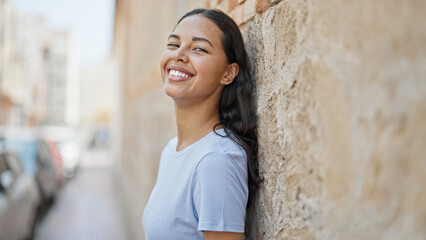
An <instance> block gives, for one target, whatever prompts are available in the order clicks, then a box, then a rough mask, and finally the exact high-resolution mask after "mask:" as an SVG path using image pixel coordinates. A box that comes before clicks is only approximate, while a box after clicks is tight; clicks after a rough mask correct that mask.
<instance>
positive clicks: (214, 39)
mask: <svg viewBox="0 0 426 240" xmlns="http://www.w3.org/2000/svg"><path fill="white" fill-rule="evenodd" d="M221 36H222V32H221V31H220V29H219V28H218V27H217V26H216V24H214V23H213V22H212V21H211V20H209V19H208V18H206V17H204V16H202V15H193V16H189V17H187V18H185V19H184V20H182V21H181V22H180V23H179V25H178V26H177V27H176V28H175V30H174V31H173V33H172V34H171V35H170V36H169V38H168V41H167V47H166V49H165V50H164V52H163V54H162V56H161V61H160V66H161V77H162V79H163V81H164V87H165V91H166V93H167V95H169V96H170V97H172V98H173V99H174V100H175V102H176V103H200V102H203V101H205V100H207V99H212V100H213V101H217V102H218V101H219V99H220V95H221V92H222V89H223V86H224V85H227V84H230V83H231V82H232V80H231V82H229V81H228V77H229V66H230V64H228V61H227V58H226V54H225V52H224V50H223V46H222V42H221ZM232 79H233V78H232Z"/></svg>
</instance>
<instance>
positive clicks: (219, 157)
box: [199, 129, 247, 168]
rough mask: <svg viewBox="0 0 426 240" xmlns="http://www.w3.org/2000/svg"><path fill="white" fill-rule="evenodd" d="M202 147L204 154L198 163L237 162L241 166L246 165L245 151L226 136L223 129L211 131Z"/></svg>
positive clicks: (221, 163) (219, 163)
mask: <svg viewBox="0 0 426 240" xmlns="http://www.w3.org/2000/svg"><path fill="white" fill-rule="evenodd" d="M202 148H203V150H202V151H203V152H204V154H203V155H204V156H203V158H201V159H200V163H199V164H200V165H206V164H207V165H210V164H212V165H227V164H238V165H241V166H240V167H243V168H244V166H246V165H247V156H246V152H245V151H244V149H243V148H242V147H240V146H239V145H238V144H237V143H236V142H234V141H233V140H232V139H231V138H230V137H229V136H226V135H225V132H224V131H223V129H220V130H218V131H216V132H213V133H212V135H211V137H210V138H209V141H206V142H205V143H204V144H203V146H202Z"/></svg>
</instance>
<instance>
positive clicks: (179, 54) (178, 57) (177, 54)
mask: <svg viewBox="0 0 426 240" xmlns="http://www.w3.org/2000/svg"><path fill="white" fill-rule="evenodd" d="M172 59H173V60H174V61H176V62H187V61H188V56H187V55H186V51H185V49H183V48H182V47H180V48H179V49H177V50H176V51H174V53H173V55H172Z"/></svg>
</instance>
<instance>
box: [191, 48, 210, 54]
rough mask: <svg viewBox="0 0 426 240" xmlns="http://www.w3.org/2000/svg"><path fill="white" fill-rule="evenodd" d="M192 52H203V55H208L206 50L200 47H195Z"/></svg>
mask: <svg viewBox="0 0 426 240" xmlns="http://www.w3.org/2000/svg"><path fill="white" fill-rule="evenodd" d="M194 50H195V51H198V52H205V53H209V52H208V51H207V50H205V49H204V48H200V47H196V48H194Z"/></svg>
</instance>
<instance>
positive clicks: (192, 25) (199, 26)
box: [173, 14, 222, 44]
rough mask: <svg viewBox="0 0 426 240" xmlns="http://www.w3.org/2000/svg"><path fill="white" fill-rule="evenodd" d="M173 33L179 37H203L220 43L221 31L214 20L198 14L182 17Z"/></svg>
mask: <svg viewBox="0 0 426 240" xmlns="http://www.w3.org/2000/svg"><path fill="white" fill-rule="evenodd" d="M173 33H174V34H177V35H179V36H180V37H181V38H184V37H190V38H192V37H203V38H207V39H208V40H210V41H211V42H212V43H216V44H221V36H222V31H221V30H220V29H219V27H218V26H216V24H215V23H214V22H212V21H211V20H210V19H208V18H207V17H204V16H202V15H200V14H198V15H193V16H189V17H187V18H185V19H183V20H182V21H181V22H180V23H179V24H178V25H177V26H176V28H175V30H174V31H173Z"/></svg>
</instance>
